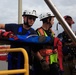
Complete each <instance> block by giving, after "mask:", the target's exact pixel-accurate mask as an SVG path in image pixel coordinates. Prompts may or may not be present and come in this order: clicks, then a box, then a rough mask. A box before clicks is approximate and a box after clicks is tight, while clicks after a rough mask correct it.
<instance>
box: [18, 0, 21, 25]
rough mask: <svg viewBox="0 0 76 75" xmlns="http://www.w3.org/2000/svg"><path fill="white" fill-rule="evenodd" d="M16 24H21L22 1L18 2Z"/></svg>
mask: <svg viewBox="0 0 76 75" xmlns="http://www.w3.org/2000/svg"><path fill="white" fill-rule="evenodd" d="M18 24H22V0H18Z"/></svg>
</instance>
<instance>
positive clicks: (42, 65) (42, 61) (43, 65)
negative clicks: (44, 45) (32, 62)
mask: <svg viewBox="0 0 76 75" xmlns="http://www.w3.org/2000/svg"><path fill="white" fill-rule="evenodd" d="M40 63H41V67H42V70H43V71H46V72H48V71H50V66H49V64H48V63H47V62H46V61H45V60H44V59H42V60H41V61H40Z"/></svg>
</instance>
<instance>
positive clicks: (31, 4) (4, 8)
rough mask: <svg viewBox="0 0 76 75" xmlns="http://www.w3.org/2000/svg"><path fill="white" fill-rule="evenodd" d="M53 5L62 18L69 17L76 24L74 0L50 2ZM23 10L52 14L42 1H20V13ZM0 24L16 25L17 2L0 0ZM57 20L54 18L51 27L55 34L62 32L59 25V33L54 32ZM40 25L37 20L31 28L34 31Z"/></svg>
mask: <svg viewBox="0 0 76 75" xmlns="http://www.w3.org/2000/svg"><path fill="white" fill-rule="evenodd" d="M50 1H52V2H53V3H54V5H55V6H56V8H57V10H58V11H59V12H60V14H61V15H62V16H64V15H70V16H72V18H73V20H74V21H75V22H76V10H75V8H76V0H50ZM24 10H36V11H37V15H38V16H39V15H40V14H41V13H46V12H50V13H51V14H53V12H52V11H51V10H50V9H49V7H48V6H47V4H46V3H45V1H44V0H22V12H23V11H24ZM0 23H2V24H6V23H18V0H0ZM57 23H58V20H57V19H56V18H55V23H54V25H53V30H54V31H56V33H59V32H61V31H63V28H62V27H61V25H58V28H59V31H57V30H56V25H57ZM41 25H42V22H41V21H40V20H39V18H38V19H37V20H36V22H35V23H34V25H33V28H34V29H36V28H38V27H40V26H41ZM72 27H73V28H72V29H73V30H74V31H76V25H75V24H73V26H72Z"/></svg>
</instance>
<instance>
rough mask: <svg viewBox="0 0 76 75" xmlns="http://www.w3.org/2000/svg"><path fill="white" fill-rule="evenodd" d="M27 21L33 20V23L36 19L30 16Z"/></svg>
mask: <svg viewBox="0 0 76 75" xmlns="http://www.w3.org/2000/svg"><path fill="white" fill-rule="evenodd" d="M28 19H30V20H33V21H35V20H36V18H35V17H31V16H29V17H28Z"/></svg>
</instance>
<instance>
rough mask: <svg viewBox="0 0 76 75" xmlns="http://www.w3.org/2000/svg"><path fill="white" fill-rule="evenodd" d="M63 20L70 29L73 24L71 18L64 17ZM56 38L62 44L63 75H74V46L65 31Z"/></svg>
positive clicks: (75, 61)
mask: <svg viewBox="0 0 76 75" xmlns="http://www.w3.org/2000/svg"><path fill="white" fill-rule="evenodd" d="M64 19H65V21H66V22H67V23H68V25H69V26H70V27H71V29H72V25H73V24H74V23H75V22H74V20H73V18H72V17H71V16H69V15H66V16H64ZM58 37H59V38H60V40H61V41H62V44H63V65H64V74H63V75H76V46H75V45H74V43H73V42H72V40H71V38H70V37H69V36H68V34H67V33H66V32H65V31H63V32H62V33H60V34H59V35H58Z"/></svg>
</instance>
